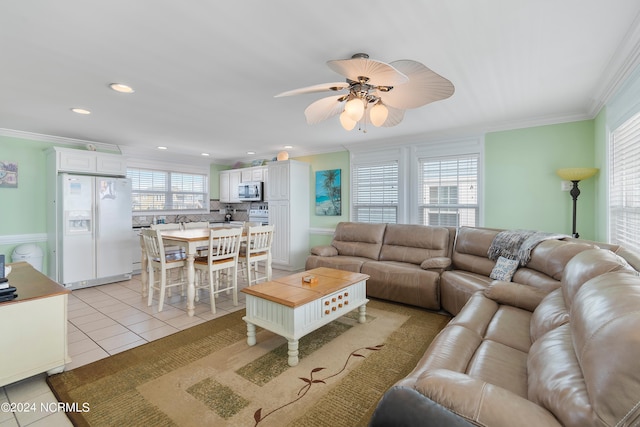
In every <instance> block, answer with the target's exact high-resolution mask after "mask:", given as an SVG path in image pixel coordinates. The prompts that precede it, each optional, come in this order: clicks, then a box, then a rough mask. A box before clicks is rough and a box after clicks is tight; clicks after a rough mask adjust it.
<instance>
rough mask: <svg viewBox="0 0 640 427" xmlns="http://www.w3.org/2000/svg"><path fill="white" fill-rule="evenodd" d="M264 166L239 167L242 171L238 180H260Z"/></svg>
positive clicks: (261, 179)
mask: <svg viewBox="0 0 640 427" xmlns="http://www.w3.org/2000/svg"><path fill="white" fill-rule="evenodd" d="M265 169H266V167H264V166H254V167H250V168H244V169H239V170H240V172H241V173H242V177H241V181H240V182H262V181H263V171H264V170H265Z"/></svg>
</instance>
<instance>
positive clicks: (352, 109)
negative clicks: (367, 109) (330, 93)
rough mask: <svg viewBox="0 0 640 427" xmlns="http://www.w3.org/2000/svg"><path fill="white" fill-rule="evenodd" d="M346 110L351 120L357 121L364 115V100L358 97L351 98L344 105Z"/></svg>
mask: <svg viewBox="0 0 640 427" xmlns="http://www.w3.org/2000/svg"><path fill="white" fill-rule="evenodd" d="M344 112H345V113H346V114H347V116H349V118H350V119H351V120H353V121H354V122H357V121H359V120H360V119H361V118H362V116H363V115H364V102H363V101H362V99H360V98H358V97H354V98H351V99H350V100H349V101H347V103H346V104H345V105H344Z"/></svg>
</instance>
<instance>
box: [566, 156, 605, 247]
mask: <svg viewBox="0 0 640 427" xmlns="http://www.w3.org/2000/svg"><path fill="white" fill-rule="evenodd" d="M598 170H599V169H597V168H565V169H558V170H557V171H556V174H557V175H558V176H559V177H560V178H562V179H563V180H565V181H571V182H572V183H573V187H572V188H571V191H570V192H569V194H571V198H572V199H573V228H572V234H571V235H572V236H573V237H576V238H578V237H580V235H579V234H578V232H577V231H576V202H577V201H578V196H579V195H580V189H579V188H578V183H579V182H580V181H582V180H585V179H588V178H591V177H592V176H594V175H595V174H596V173H598Z"/></svg>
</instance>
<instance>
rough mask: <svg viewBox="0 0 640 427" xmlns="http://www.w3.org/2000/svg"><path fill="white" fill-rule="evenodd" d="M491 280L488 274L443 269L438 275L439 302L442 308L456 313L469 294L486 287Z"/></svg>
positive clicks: (469, 296)
mask: <svg viewBox="0 0 640 427" xmlns="http://www.w3.org/2000/svg"><path fill="white" fill-rule="evenodd" d="M491 262H492V263H493V261H491ZM491 282H493V280H492V279H490V278H489V276H488V275H486V276H485V275H482V274H477V273H471V272H468V271H464V270H447V271H443V272H442V274H441V275H440V304H441V305H442V308H443V309H445V310H447V311H448V312H449V313H451V314H453V315H456V314H458V313H459V312H460V310H461V309H462V307H463V306H464V305H465V304H466V302H467V300H469V298H471V295H473V294H474V293H475V292H477V291H482V290H484V289H486V288H487V287H488V286H489V285H490V284H491Z"/></svg>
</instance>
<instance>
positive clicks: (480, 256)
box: [451, 227, 500, 277]
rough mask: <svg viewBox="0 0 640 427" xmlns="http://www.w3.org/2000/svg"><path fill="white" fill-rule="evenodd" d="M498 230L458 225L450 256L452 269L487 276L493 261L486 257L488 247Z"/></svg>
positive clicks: (493, 263)
mask: <svg viewBox="0 0 640 427" xmlns="http://www.w3.org/2000/svg"><path fill="white" fill-rule="evenodd" d="M499 232H500V230H493V229H488V228H473V227H460V228H459V229H458V234H457V236H456V244H455V247H454V250H453V254H452V256H451V261H452V266H453V269H454V270H465V271H469V272H472V273H477V274H482V275H483V276H486V277H489V274H491V270H493V266H494V265H495V261H493V260H490V259H489V258H488V257H487V253H488V251H489V247H490V246H491V243H492V242H493V239H494V238H495V236H496V235H497V234H498V233H499Z"/></svg>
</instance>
